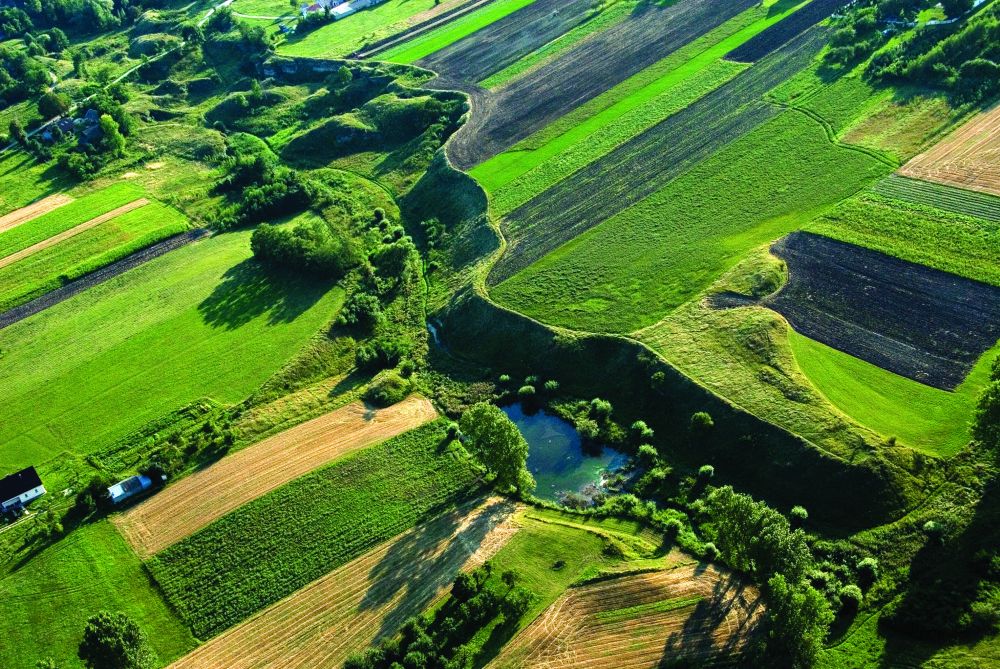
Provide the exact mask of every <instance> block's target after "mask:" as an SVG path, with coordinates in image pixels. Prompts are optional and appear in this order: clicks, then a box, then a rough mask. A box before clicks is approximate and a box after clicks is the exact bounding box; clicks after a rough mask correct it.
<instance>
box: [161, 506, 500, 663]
mask: <svg viewBox="0 0 1000 669" xmlns="http://www.w3.org/2000/svg"><path fill="white" fill-rule="evenodd" d="M515 511H516V506H515V505H514V504H512V503H510V502H507V501H505V500H502V499H500V498H491V499H488V500H485V501H478V502H476V503H473V504H467V505H465V506H463V507H461V508H459V509H457V510H455V511H452V512H449V513H446V514H444V515H442V516H439V517H438V518H435V519H434V520H431V521H428V522H426V523H423V524H422V525H419V526H417V527H415V528H414V529H412V530H410V531H409V532H406V533H404V534H402V535H401V536H399V537H398V538H396V539H393V540H392V541H389V542H387V543H385V544H383V545H382V546H379V547H378V548H376V549H374V550H372V551H371V552H369V553H367V554H365V555H363V556H361V557H359V558H357V559H356V560H353V561H351V562H349V563H347V564H346V565H344V566H342V567H340V568H338V569H336V570H334V571H332V572H330V573H329V574H327V575H326V576H324V577H322V578H320V579H318V580H316V581H313V582H312V583H310V584H309V585H307V586H305V587H304V588H302V589H301V590H299V591H298V592H296V593H294V594H292V595H290V596H289V597H287V598H285V599H283V600H282V601H280V602H278V603H277V604H274V605H273V606H271V607H269V608H268V609H265V610H264V611H263V612H261V613H260V614H259V615H257V616H255V617H253V618H251V619H250V620H248V621H246V622H245V623H242V624H240V625H238V626H236V627H234V628H232V629H230V630H228V631H226V632H224V633H223V634H221V635H219V636H217V637H215V638H214V639H212V640H211V641H209V642H208V643H206V644H205V645H203V646H201V647H200V648H198V649H196V650H195V651H193V652H191V653H190V654H188V655H186V656H185V657H183V658H181V659H180V660H178V661H177V662H175V663H173V664H172V665H170V669H193V668H195V667H198V668H207V667H218V668H219V669H222V668H226V669H236V668H241V669H249V668H251V667H289V668H291V667H297V668H303V669H304V668H310V669H311V668H313V667H316V668H322V667H331V668H332V667H340V666H342V664H343V662H344V660H346V659H347V656H348V655H350V654H351V653H353V652H356V651H360V650H363V649H364V648H366V647H368V646H369V645H370V644H372V643H373V642H374V641H377V640H379V639H381V638H383V637H385V636H387V635H390V634H394V633H395V632H396V631H397V630H398V629H399V627H400V626H401V625H402V623H403V622H405V621H406V619H407V618H409V617H410V616H412V615H415V614H417V613H419V612H420V611H422V610H424V609H425V608H426V607H427V606H429V605H430V604H431V603H432V602H433V601H434V600H436V599H437V598H439V597H441V596H442V595H444V593H445V592H446V591H447V589H448V587H449V586H450V585H451V582H452V581H453V580H454V578H455V575H456V574H458V572H459V571H462V570H471V569H474V568H476V567H478V566H479V565H481V564H483V563H484V562H485V561H486V560H488V559H490V558H491V557H493V555H495V554H496V552H497V551H499V550H500V549H501V548H502V547H503V546H504V545H505V544H506V543H507V541H508V540H510V538H511V537H512V536H514V534H515V533H516V532H517V530H518V529H519V526H518V525H517V523H516V521H515V520H514V514H515Z"/></svg>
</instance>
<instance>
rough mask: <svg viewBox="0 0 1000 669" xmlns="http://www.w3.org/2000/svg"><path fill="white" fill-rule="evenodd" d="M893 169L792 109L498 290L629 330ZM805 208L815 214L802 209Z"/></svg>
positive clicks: (578, 319) (522, 304)
mask: <svg viewBox="0 0 1000 669" xmlns="http://www.w3.org/2000/svg"><path fill="white" fill-rule="evenodd" d="M890 169H891V168H889V167H888V166H887V165H885V164H884V163H882V162H880V161H878V160H876V159H875V158H873V157H871V156H869V155H867V154H865V153H862V152H859V151H853V150H849V149H845V148H842V147H840V146H837V145H835V144H833V143H831V142H830V140H829V139H828V137H827V135H826V132H825V130H824V128H823V127H822V126H821V125H820V124H819V123H817V122H816V121H815V120H813V119H811V118H809V117H807V116H805V115H804V114H800V113H798V112H793V111H789V112H786V113H784V114H782V115H781V116H779V117H778V118H776V119H774V120H773V121H771V122H769V123H767V124H765V125H763V126H761V127H760V128H758V129H757V130H754V131H753V132H751V133H749V134H748V135H746V136H744V137H742V138H740V139H739V140H737V141H735V142H733V143H732V144H730V145H729V146H727V147H726V148H724V149H723V150H722V151H720V152H718V153H716V154H715V155H714V156H712V157H711V158H709V159H708V160H706V161H704V162H703V163H701V164H699V165H698V166H696V167H695V168H693V169H692V170H690V171H688V172H687V173H685V174H684V175H683V176H681V177H679V178H677V179H676V180H674V181H673V182H671V183H670V184H668V185H667V186H666V187H665V188H663V189H662V190H660V191H658V192H657V193H655V194H653V195H651V196H650V197H648V198H646V199H645V200H643V201H642V202H640V203H638V204H637V205H635V206H633V207H631V208H629V209H626V210H625V211H623V212H622V213H620V214H618V215H616V216H614V217H612V218H610V219H608V220H607V221H605V222H603V223H602V224H600V225H599V226H597V227H596V228H593V229H592V230H590V231H588V232H587V233H585V234H583V235H581V236H579V237H577V238H576V239H574V240H573V241H571V242H569V243H567V244H565V245H563V246H562V247H560V248H558V249H557V250H556V251H554V252H553V253H550V254H549V255H547V256H545V257H544V258H543V259H542V260H540V261H539V262H537V263H535V264H534V265H532V266H530V267H529V268H527V269H526V270H524V271H522V272H520V273H519V274H517V275H515V276H514V277H513V278H511V279H509V280H507V281H505V282H504V283H502V284H501V285H499V286H497V287H496V288H495V289H494V290H493V294H494V296H495V297H496V298H497V299H499V300H501V301H502V302H503V303H504V304H505V305H507V306H510V307H511V308H513V309H516V310H518V311H521V312H523V313H525V314H527V315H529V316H532V317H534V318H538V319H539V320H542V321H545V322H547V323H554V324H558V325H563V326H566V327H570V328H575V329H583V330H589V331H612V332H628V331H631V330H636V329H639V328H642V327H645V326H648V325H650V324H652V323H655V322H656V321H657V320H658V319H659V318H662V317H663V316H664V315H665V314H666V313H667V312H668V311H670V310H671V309H674V308H676V307H678V306H680V305H681V304H683V303H684V302H686V301H688V300H690V299H691V298H693V297H694V296H696V295H697V294H698V293H700V292H701V291H702V290H704V289H705V288H706V287H707V286H708V285H709V284H710V283H711V282H712V281H714V280H715V279H716V278H718V277H719V276H720V275H721V274H722V273H723V272H725V271H726V270H727V269H728V268H730V267H732V266H733V265H735V264H736V262H738V261H739V260H740V259H741V258H742V257H743V256H744V255H745V254H746V253H747V251H749V250H750V249H752V248H754V247H755V246H758V245H760V244H762V243H764V242H767V241H769V240H772V239H775V238H777V237H779V236H781V235H782V234H783V233H785V232H789V231H791V230H795V229H797V228H800V227H802V225H804V224H805V223H806V222H808V221H809V220H810V219H812V218H813V217H814V216H816V215H817V214H818V213H821V212H822V211H823V210H824V209H826V208H828V207H831V206H833V205H834V204H835V203H837V202H838V201H840V200H841V199H843V198H845V197H847V196H849V195H852V194H853V193H855V192H857V191H858V190H860V189H861V188H863V187H864V186H865V185H867V184H868V183H870V182H871V181H873V180H874V179H876V178H878V177H880V176H883V175H884V174H886V173H887V172H888V171H890ZM803 203H808V205H807V206H808V209H804V208H803Z"/></svg>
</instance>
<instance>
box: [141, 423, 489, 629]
mask: <svg viewBox="0 0 1000 669" xmlns="http://www.w3.org/2000/svg"><path fill="white" fill-rule="evenodd" d="M441 427H442V426H441V423H440V422H435V423H430V424H428V425H426V426H424V427H421V428H418V429H416V430H413V431H411V432H408V433H406V434H404V435H400V436H399V437H396V438H393V439H390V440H388V441H386V442H383V443H382V444H379V445H378V446H373V447H371V448H369V449H367V450H364V451H361V452H360V453H357V454H355V455H353V456H349V457H347V458H344V459H341V460H338V461H337V462H335V463H333V464H332V465H330V466H329V467H326V468H324V469H322V470H319V471H316V472H314V473H312V474H309V475H307V476H304V477H302V478H299V479H297V480H295V481H293V482H292V483H289V484H288V485H285V486H283V487H282V488H279V489H278V490H275V491H273V492H271V493H269V494H267V495H265V496H264V497H260V498H258V499H256V500H254V501H252V502H249V503H248V504H246V505H244V506H242V507H240V508H239V509H237V510H236V511H233V512H232V513H230V514H229V515H227V516H224V517H223V518H221V519H220V520H218V521H216V522H215V523H213V524H211V525H209V526H208V527H206V528H205V529H203V530H201V531H200V532H198V533H196V534H194V535H192V536H190V537H188V538H187V539H184V540H183V541H181V542H179V543H176V544H174V545H173V546H171V547H169V548H167V549H166V550H165V551H163V552H161V553H159V554H158V555H156V556H155V557H153V558H152V559H151V560H150V562H149V563H148V564H149V568H150V571H151V572H152V574H153V575H154V577H155V578H156V580H157V581H158V582H159V584H160V586H161V587H162V588H163V591H164V594H165V595H166V597H167V599H168V600H169V601H170V602H171V604H172V605H173V606H174V607H175V609H176V610H177V611H178V613H179V614H180V616H181V618H182V619H183V620H184V621H185V622H186V623H187V624H188V625H189V626H190V627H191V629H192V631H193V632H194V634H195V635H196V636H198V637H199V638H202V639H205V638H208V637H211V636H214V635H215V634H218V633H219V632H221V631H222V630H224V629H226V628H227V627H230V626H231V625H233V624H235V623H237V622H239V621H241V620H243V619H245V618H247V617H248V616H250V615H251V614H253V613H255V612H257V611H259V610H261V609H263V608H264V607H266V606H268V605H269V604H272V603H274V602H276V601H278V600H279V599H281V598H282V597H285V596H286V595H289V594H291V593H292V592H294V591H295V590H297V589H299V588H301V587H302V586H304V585H306V584H307V583H309V582H311V581H313V580H315V579H317V578H319V577H320V576H322V575H324V574H326V573H327V572H329V571H330V570H331V569H334V568H336V567H338V566H340V565H342V564H344V563H346V562H347V561H349V560H351V559H353V558H355V557H357V556H359V555H361V554H362V553H364V552H365V551H367V550H369V549H371V548H372V547H373V546H375V545H377V544H379V543H381V542H383V541H385V540H387V539H389V538H390V537H393V536H395V535H397V534H399V533H400V532H402V531H403V530H405V529H406V528H408V527H410V526H412V525H413V524H414V523H416V522H419V521H420V520H422V519H424V518H426V517H429V516H430V515H432V514H433V513H435V512H436V511H439V510H440V509H442V508H444V507H446V506H448V505H450V504H452V503H453V502H454V501H455V499H456V498H457V497H459V496H463V495H465V494H467V493H468V492H469V491H470V490H471V489H472V488H473V487H474V486H475V481H476V474H475V471H474V470H473V468H472V467H471V466H470V465H469V463H468V462H467V461H466V460H465V459H464V458H462V457H459V456H458V455H457V454H455V453H454V452H450V451H446V450H445V447H446V445H447V444H446V443H445V437H444V434H443V431H442V429H441Z"/></svg>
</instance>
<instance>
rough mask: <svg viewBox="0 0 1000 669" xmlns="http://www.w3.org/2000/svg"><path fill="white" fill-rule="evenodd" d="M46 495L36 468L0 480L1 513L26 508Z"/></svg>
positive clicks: (23, 470)
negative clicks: (32, 501)
mask: <svg viewBox="0 0 1000 669" xmlns="http://www.w3.org/2000/svg"><path fill="white" fill-rule="evenodd" d="M44 494H45V486H43V485H42V479H40V478H39V477H38V472H36V471H35V468H34V467H28V468H27V469H22V470H21V471H19V472H16V473H14V474H11V475H10V476H5V477H3V478H2V479H0V511H8V510H10V509H16V508H17V507H20V506H24V505H25V504H27V503H28V502H30V501H31V500H33V499H35V498H36V497H41V496H42V495H44Z"/></svg>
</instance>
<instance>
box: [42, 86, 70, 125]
mask: <svg viewBox="0 0 1000 669" xmlns="http://www.w3.org/2000/svg"><path fill="white" fill-rule="evenodd" d="M68 111H69V98H68V97H66V96H65V95H63V94H62V93H55V92H53V91H49V92H48V93H46V94H45V95H43V96H42V97H40V98H39V99H38V113H39V114H41V115H42V118H44V119H46V120H48V119H50V118H55V117H56V116H62V115H63V114H65V113H66V112H68Z"/></svg>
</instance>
